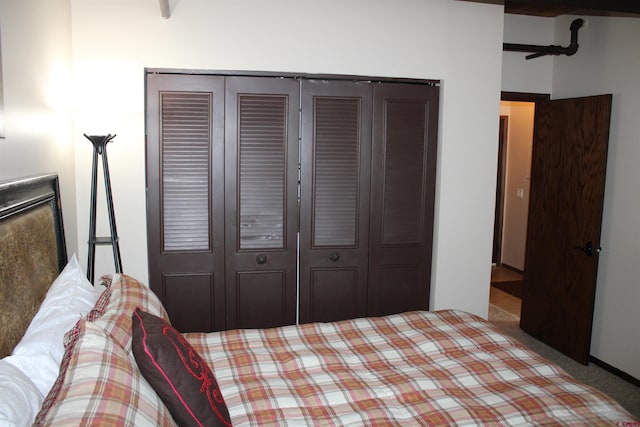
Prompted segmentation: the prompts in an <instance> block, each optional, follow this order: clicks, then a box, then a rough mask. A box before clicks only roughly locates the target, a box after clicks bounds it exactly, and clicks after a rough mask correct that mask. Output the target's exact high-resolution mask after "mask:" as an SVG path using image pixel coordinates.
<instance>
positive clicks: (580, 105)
mask: <svg viewBox="0 0 640 427" xmlns="http://www.w3.org/2000/svg"><path fill="white" fill-rule="evenodd" d="M610 115H611V95H601V96H593V97H587V98H577V99H561V100H554V101H543V102H539V103H537V104H536V112H535V123H534V142H533V153H532V165H531V200H530V205H529V226H528V235H527V251H526V260H525V265H526V272H525V286H524V295H523V301H522V314H521V320H520V326H521V327H522V329H523V330H525V331H526V332H527V333H529V334H531V335H532V336H534V337H536V338H538V339H540V340H541V341H543V342H545V343H547V344H549V345H550V346H552V347H554V348H556V349H558V350H560V351H561V352H563V353H564V354H566V355H568V356H569V357H571V358H573V359H575V360H577V361H579V362H581V363H584V364H586V363H588V357H589V346H590V342H591V326H592V321H593V305H594V300H595V286H596V274H597V269H598V252H599V246H600V226H601V220H602V207H603V198H604V183H605V172H606V160H607V147H608V140H609V119H610Z"/></svg>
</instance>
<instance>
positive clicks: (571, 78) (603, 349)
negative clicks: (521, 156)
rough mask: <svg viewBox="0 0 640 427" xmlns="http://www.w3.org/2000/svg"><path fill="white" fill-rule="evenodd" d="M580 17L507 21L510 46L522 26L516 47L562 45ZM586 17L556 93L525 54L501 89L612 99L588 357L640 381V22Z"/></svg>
mask: <svg viewBox="0 0 640 427" xmlns="http://www.w3.org/2000/svg"><path fill="white" fill-rule="evenodd" d="M575 18H576V17H575V16H566V17H559V18H556V19H551V18H529V17H519V16H514V15H505V25H504V28H505V41H511V39H513V38H514V37H515V32H517V28H518V27H522V28H530V31H529V36H530V37H531V39H530V41H527V40H520V41H519V42H522V43H534V44H538V43H540V44H559V45H563V46H565V45H567V44H568V42H569V36H568V34H569V30H568V29H569V25H570V24H571V21H572V20H573V19H575ZM583 18H585V19H586V25H585V26H584V27H583V28H581V29H580V31H579V36H578V41H579V45H580V47H579V50H578V53H576V54H575V55H573V56H571V57H567V56H560V57H556V58H554V59H553V60H552V61H553V66H552V70H551V71H550V72H551V79H550V80H549V81H550V82H551V83H552V86H551V90H549V88H548V83H547V82H546V81H547V79H549V76H548V75H547V76H545V77H544V78H542V79H541V78H540V76H539V75H538V73H539V72H540V69H539V68H538V66H537V65H535V64H534V61H539V60H540V59H544V58H538V59H534V60H531V61H529V62H530V63H531V64H530V65H529V66H528V67H525V66H524V65H523V64H520V65H519V66H514V65H513V61H518V60H519V59H517V58H514V56H517V55H521V54H518V53H510V52H507V53H505V54H504V55H503V58H504V60H503V80H502V81H503V86H502V90H504V91H523V92H541V93H551V94H552V98H566V97H573V96H586V95H595V94H602V93H612V94H613V108H612V117H611V128H610V136H609V158H608V163H607V177H606V186H605V200H604V216H603V221H602V235H601V244H602V247H603V251H602V252H601V254H600V256H599V266H598V282H597V290H596V301H595V309H594V320H593V337H592V342H591V354H592V355H593V356H595V357H597V358H598V359H600V360H603V361H604V362H606V363H608V364H610V365H612V366H614V367H616V368H618V369H621V370H622V371H624V372H626V373H628V374H630V375H632V376H633V377H635V378H640V359H639V358H638V354H640V331H638V328H637V325H639V324H640V312H639V311H638V305H639V304H640V286H638V277H640V227H639V226H638V219H639V218H640V196H639V193H638V191H637V188H636V187H637V183H638V182H640V168H638V165H637V163H638V159H640V129H639V125H638V117H640V84H639V80H638V76H640V48H639V47H638V41H639V40H640V19H637V18H620V17H615V18H606V17H583ZM527 23H528V25H527ZM550 25H551V26H553V30H550ZM545 32H546V33H548V34H555V39H554V40H552V41H551V42H549V43H548V42H547V41H544V42H542V41H540V40H537V39H536V38H535V37H534V35H535V34H543V33H545ZM541 80H544V81H541ZM533 82H536V83H535V84H534V83H533Z"/></svg>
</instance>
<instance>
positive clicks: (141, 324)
mask: <svg viewBox="0 0 640 427" xmlns="http://www.w3.org/2000/svg"><path fill="white" fill-rule="evenodd" d="M133 314H134V315H135V316H136V317H137V318H138V321H139V322H140V327H141V328H142V333H143V335H144V338H143V339H142V345H143V346H144V352H145V354H146V355H147V356H148V357H149V360H151V363H153V366H155V367H156V369H157V370H158V372H160V373H161V374H162V376H163V377H164V379H165V381H167V383H168V384H169V386H170V387H171V390H172V391H173V394H174V395H175V396H177V397H178V399H179V400H180V403H182V406H183V407H184V408H185V409H186V410H187V412H188V413H189V415H191V417H192V418H193V419H194V421H195V422H196V423H198V425H199V426H203V427H204V424H202V422H201V421H200V420H199V419H198V417H197V416H196V414H194V413H193V411H192V410H191V408H190V407H189V405H188V404H187V402H185V400H184V398H183V397H182V395H181V394H180V392H179V391H178V389H177V388H176V386H175V385H174V384H173V382H172V381H171V378H169V376H168V375H167V373H166V372H165V371H164V369H162V367H161V366H160V364H159V363H158V362H157V361H156V359H155V358H154V357H153V354H151V350H149V348H148V347H147V328H146V327H145V325H144V322H143V321H142V318H141V317H140V314H139V313H138V312H137V311H134V313H133Z"/></svg>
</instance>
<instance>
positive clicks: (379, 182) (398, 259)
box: [367, 83, 438, 316]
mask: <svg viewBox="0 0 640 427" xmlns="http://www.w3.org/2000/svg"><path fill="white" fill-rule="evenodd" d="M373 117H374V118H373V122H374V131H373V135H374V136H373V148H372V170H373V171H374V172H373V174H372V178H371V181H372V183H371V189H372V190H371V234H370V254H369V295H368V310H367V315H368V316H382V315H386V314H392V313H400V312H403V311H410V310H428V309H429V293H430V282H431V253H432V245H433V210H434V198H435V181H436V155H437V154H436V148H437V121H438V88H437V87H433V86H426V85H410V84H395V83H378V84H376V85H375V88H374V113H373Z"/></svg>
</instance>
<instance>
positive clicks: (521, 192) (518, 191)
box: [516, 188, 524, 199]
mask: <svg viewBox="0 0 640 427" xmlns="http://www.w3.org/2000/svg"><path fill="white" fill-rule="evenodd" d="M516 197H517V198H518V199H524V188H516Z"/></svg>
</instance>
